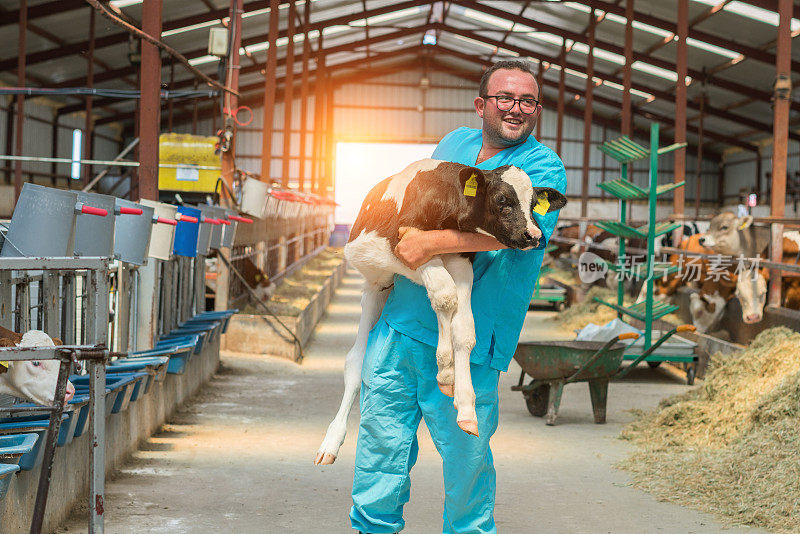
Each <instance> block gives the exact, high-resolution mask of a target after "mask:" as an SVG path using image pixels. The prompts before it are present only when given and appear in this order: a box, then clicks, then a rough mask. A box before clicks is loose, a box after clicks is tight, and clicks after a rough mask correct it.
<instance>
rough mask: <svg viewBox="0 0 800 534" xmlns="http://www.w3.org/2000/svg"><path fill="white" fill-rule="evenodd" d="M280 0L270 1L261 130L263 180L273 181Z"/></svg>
mask: <svg viewBox="0 0 800 534" xmlns="http://www.w3.org/2000/svg"><path fill="white" fill-rule="evenodd" d="M279 4H280V2H279V0H270V1H269V34H268V36H267V41H268V44H269V48H268V49H267V67H266V72H265V73H264V124H263V126H262V128H261V135H262V140H261V143H262V144H261V179H262V180H264V181H266V182H269V181H271V178H270V175H271V172H270V165H271V164H272V121H273V119H274V116H275V78H276V76H275V71H276V70H277V66H278V47H277V45H276V41H277V40H278V17H279V16H280V15H279V13H278V5H279Z"/></svg>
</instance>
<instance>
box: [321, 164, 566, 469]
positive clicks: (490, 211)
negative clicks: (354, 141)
mask: <svg viewBox="0 0 800 534" xmlns="http://www.w3.org/2000/svg"><path fill="white" fill-rule="evenodd" d="M566 202H567V199H566V197H565V196H564V195H562V194H561V193H560V192H559V191H556V190H555V189H552V188H537V187H533V186H532V184H531V179H530V178H529V177H528V175H527V174H526V173H525V172H523V171H522V170H520V169H518V168H516V167H512V166H503V167H500V168H497V169H494V170H491V171H485V170H480V169H477V168H474V167H468V166H465V165H461V164H458V163H449V162H443V161H436V160H430V159H428V160H422V161H419V162H416V163H413V164H411V165H410V166H408V167H407V168H406V169H404V170H403V171H401V172H400V173H398V174H395V175H394V176H391V177H390V178H387V179H386V180H383V181H382V182H380V183H379V184H378V185H376V186H375V187H374V188H373V189H372V190H371V191H370V192H369V193H368V194H367V197H366V199H365V200H364V202H363V204H362V207H361V211H360V212H359V214H358V217H357V218H356V221H355V224H354V225H353V229H352V231H351V233H350V238H349V241H348V243H347V245H345V249H344V254H345V258H346V259H347V261H348V262H349V264H350V265H352V266H353V267H355V268H356V269H358V271H359V272H360V273H361V274H362V275H363V276H364V278H366V283H365V285H364V290H363V294H362V297H361V319H360V321H359V325H358V334H357V336H356V341H355V343H354V345H353V347H352V349H350V352H349V353H348V354H347V358H346V361H345V370H344V381H345V391H344V397H343V399H342V404H341V406H340V408H339V411H338V412H337V414H336V417H335V418H334V420H333V421H332V422H331V424H330V426H329V427H328V431H327V433H326V435H325V439H324V440H323V442H322V445H321V446H320V448H319V450H318V452H317V456H316V459H315V461H314V463H316V464H330V463H333V462H334V460H335V459H336V455H337V454H338V452H339V447H340V446H341V444H342V442H343V441H344V437H345V433H346V423H347V416H348V414H349V413H350V409H351V407H352V404H353V401H354V400H355V397H356V393H357V392H358V390H359V385H360V383H361V367H362V361H363V359H364V354H365V351H366V347H367V337H368V333H369V331H370V329H371V328H372V327H373V326H374V325H375V323H376V322H377V320H378V318H379V317H380V315H381V311H382V310H383V307H384V304H385V303H386V300H387V298H388V296H389V293H390V292H391V288H392V285H393V279H394V275H395V274H399V275H402V276H405V277H406V278H408V279H410V280H411V281H413V282H415V283H417V284H420V285H422V286H424V287H425V289H426V291H427V293H428V298H429V299H430V302H431V307H432V308H433V310H434V312H435V313H436V318H437V323H438V326H439V335H438V344H437V348H436V360H437V364H438V374H437V377H436V380H437V382H438V384H439V388H440V389H441V390H442V392H443V393H444V394H446V395H449V396H452V397H453V404H454V406H455V408H456V410H457V419H456V421H457V423H458V426H459V427H460V428H461V429H462V430H464V431H465V432H467V433H470V434H473V435H477V431H478V430H477V429H478V426H477V416H476V413H475V393H474V391H473V389H472V382H471V377H470V368H469V358H470V352H471V351H472V349H473V347H474V346H475V325H474V321H473V317H472V309H471V290H472V282H473V272H472V263H471V262H472V260H473V259H474V254H442V255H439V256H435V257H434V258H432V259H431V260H430V261H428V262H427V263H425V264H424V265H422V266H420V267H419V268H418V269H416V270H411V269H409V268H408V267H407V266H406V265H404V264H403V263H402V262H401V261H400V260H399V259H398V258H397V257H396V256H395V254H394V248H395V246H396V245H397V243H398V242H399V236H398V232H399V229H400V228H401V227H410V228H416V229H419V230H439V229H454V230H459V231H462V232H479V233H484V234H488V235H491V236H493V237H495V238H496V239H497V240H498V241H499V242H500V243H502V244H503V245H505V246H507V247H509V248H517V249H523V250H526V249H531V248H536V247H538V246H539V239H540V238H541V236H542V232H541V230H540V229H539V227H538V226H537V224H536V222H535V220H534V218H533V212H534V211H536V212H537V213H538V214H540V215H544V214H545V213H547V212H549V211H555V210H558V209H561V208H562V207H563V206H564V205H565V204H566Z"/></svg>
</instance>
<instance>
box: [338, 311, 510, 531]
mask: <svg viewBox="0 0 800 534" xmlns="http://www.w3.org/2000/svg"><path fill="white" fill-rule="evenodd" d="M436 372H437V367H436V348H435V347H431V346H429V345H426V344H424V343H421V342H419V341H416V340H414V339H412V338H410V337H408V336H406V335H404V334H402V333H400V332H398V331H396V330H394V329H392V328H391V327H390V326H389V325H388V324H386V322H385V321H384V320H383V319H381V320H380V321H379V322H378V324H377V325H376V326H375V328H373V330H372V332H370V338H369V342H368V344H367V350H366V354H365V356H364V365H363V368H362V376H361V400H360V404H361V424H360V426H359V429H358V445H357V449H356V465H355V477H354V479H353V507H352V509H351V511H350V520H351V523H352V525H353V528H354V529H356V530H360V531H361V532H364V533H369V534H382V533H392V532H399V531H401V530H402V529H403V527H404V526H405V521H404V520H403V505H404V504H405V503H407V502H408V499H409V495H410V490H411V479H410V474H409V472H410V471H411V468H412V467H413V466H414V463H415V462H416V460H417V452H418V449H419V447H418V444H417V427H418V426H419V422H420V419H421V418H423V417H424V418H425V424H426V425H427V426H428V429H429V430H430V434H431V437H432V438H433V442H434V444H435V445H436V449H437V450H438V451H439V454H440V455H441V457H442V462H443V473H444V488H445V498H444V515H443V526H442V532H443V533H445V534H487V533H496V532H497V528H496V527H495V523H494V516H493V513H494V500H495V470H494V464H493V462H492V452H491V450H490V449H489V438H491V437H492V434H494V432H495V430H497V419H498V396H497V381H498V377H499V375H500V372H499V371H497V370H496V369H492V368H491V367H489V365H476V364H472V365H471V372H472V384H473V387H474V389H475V395H476V409H477V413H478V433H479V434H480V437H475V436H470V435H468V434H466V433H465V432H463V431H462V430H461V429H460V428H458V425H457V424H456V410H455V408H454V407H453V399H452V398H450V397H447V396H445V395H443V394H442V392H441V391H439V387H438V386H437V384H436Z"/></svg>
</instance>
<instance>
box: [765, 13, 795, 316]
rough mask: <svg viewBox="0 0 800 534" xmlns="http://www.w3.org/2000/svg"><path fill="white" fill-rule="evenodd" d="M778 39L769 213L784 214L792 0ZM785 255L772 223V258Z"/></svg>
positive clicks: (774, 302)
mask: <svg viewBox="0 0 800 534" xmlns="http://www.w3.org/2000/svg"><path fill="white" fill-rule="evenodd" d="M778 14H779V16H780V21H779V22H778V43H777V50H776V54H775V56H776V58H775V98H774V106H775V108H774V110H775V111H774V119H773V125H774V133H773V145H772V186H771V187H770V193H771V195H770V207H771V209H770V215H771V216H772V217H783V216H784V213H785V207H786V159H787V148H788V147H787V145H788V138H789V104H790V99H791V92H792V78H791V72H790V69H791V62H792V36H791V28H790V23H791V19H792V0H778ZM782 258H783V225H782V224H773V225H772V258H771V259H772V261H775V262H779V261H781V260H782ZM769 304H770V305H771V306H780V304H781V272H780V271H778V270H772V271H770V287H769Z"/></svg>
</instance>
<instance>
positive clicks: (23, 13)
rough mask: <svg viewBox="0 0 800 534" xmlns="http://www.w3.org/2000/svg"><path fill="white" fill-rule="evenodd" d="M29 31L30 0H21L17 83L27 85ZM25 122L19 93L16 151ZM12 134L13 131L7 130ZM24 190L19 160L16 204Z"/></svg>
mask: <svg viewBox="0 0 800 534" xmlns="http://www.w3.org/2000/svg"><path fill="white" fill-rule="evenodd" d="M27 33H28V0H20V4H19V38H18V40H17V84H19V85H25V45H26V42H25V39H26V37H27ZM24 124H25V95H17V128H16V131H15V134H16V143H15V145H16V153H17V155H21V154H22V144H23V138H22V130H23V126H24ZM6 135H8V136H9V137H10V136H11V132H6ZM21 192H22V162H21V161H18V162H17V163H16V165H14V203H15V204H16V202H17V199H18V198H19V194H20V193H21Z"/></svg>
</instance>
